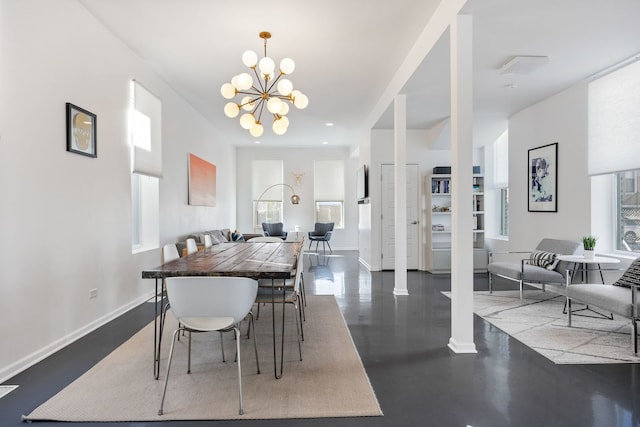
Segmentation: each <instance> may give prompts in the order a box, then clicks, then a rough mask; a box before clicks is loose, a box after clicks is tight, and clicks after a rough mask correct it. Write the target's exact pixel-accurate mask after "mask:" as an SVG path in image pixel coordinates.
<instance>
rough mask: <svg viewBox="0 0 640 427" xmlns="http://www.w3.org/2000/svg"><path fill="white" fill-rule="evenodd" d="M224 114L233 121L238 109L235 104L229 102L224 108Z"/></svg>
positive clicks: (238, 111) (238, 112)
mask: <svg viewBox="0 0 640 427" xmlns="http://www.w3.org/2000/svg"><path fill="white" fill-rule="evenodd" d="M224 114H226V116H227V117H229V118H230V119H233V118H235V117H237V116H238V114H240V107H238V104H236V103H235V102H229V103H227V105H225V106H224Z"/></svg>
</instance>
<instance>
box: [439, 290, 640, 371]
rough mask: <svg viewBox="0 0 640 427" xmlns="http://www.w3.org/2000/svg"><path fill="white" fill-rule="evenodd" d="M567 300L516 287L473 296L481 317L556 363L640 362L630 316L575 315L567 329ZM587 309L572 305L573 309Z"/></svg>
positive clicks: (548, 293)
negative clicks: (633, 343) (635, 348)
mask: <svg viewBox="0 0 640 427" xmlns="http://www.w3.org/2000/svg"><path fill="white" fill-rule="evenodd" d="M443 294H445V295H446V296H450V293H449V292H443ZM564 302H565V297H564V296H560V295H558V294H554V293H552V292H542V291H541V290H525V292H524V299H523V300H520V299H519V297H518V291H517V290H514V291H494V292H493V293H492V294H490V293H489V292H488V291H480V292H474V296H473V304H474V312H475V313H476V314H477V315H479V316H480V317H482V318H483V319H484V320H486V321H487V322H489V323H491V324H492V325H494V326H496V327H498V328H499V329H501V330H502V331H504V332H506V333H507V334H509V335H511V336H512V337H514V338H515V339H517V340H518V341H520V342H522V343H523V344H525V345H526V346H528V347H530V348H531V349H533V350H535V351H536V352H538V353H540V354H541V355H543V356H545V357H546V358H548V359H549V360H551V361H553V362H554V363H557V364H596V363H640V357H638V356H637V355H634V354H633V347H632V342H631V321H630V320H627V319H625V318H621V317H619V316H617V315H614V320H608V319H596V318H591V317H582V316H576V315H575V314H574V315H573V316H572V327H568V326H567V315H566V314H563V313H562V312H563V307H564ZM584 307H585V306H584V305H581V304H575V303H574V304H573V309H574V310H575V309H580V308H584ZM591 308H594V309H596V310H597V311H600V312H602V310H599V309H597V308H595V307H591ZM579 313H580V314H583V313H584V314H589V315H592V314H593V313H590V312H586V311H580V312H579ZM606 314H609V313H606Z"/></svg>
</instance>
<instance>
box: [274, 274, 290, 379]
mask: <svg viewBox="0 0 640 427" xmlns="http://www.w3.org/2000/svg"><path fill="white" fill-rule="evenodd" d="M286 285H287V279H282V335H281V337H280V338H281V339H280V373H278V358H277V350H276V348H277V342H276V341H277V340H276V295H275V279H271V322H272V323H271V327H272V330H273V373H274V376H275V377H276V379H277V380H279V379H280V378H282V371H283V370H284V321H285V306H286V304H285V300H286V297H287V292H286Z"/></svg>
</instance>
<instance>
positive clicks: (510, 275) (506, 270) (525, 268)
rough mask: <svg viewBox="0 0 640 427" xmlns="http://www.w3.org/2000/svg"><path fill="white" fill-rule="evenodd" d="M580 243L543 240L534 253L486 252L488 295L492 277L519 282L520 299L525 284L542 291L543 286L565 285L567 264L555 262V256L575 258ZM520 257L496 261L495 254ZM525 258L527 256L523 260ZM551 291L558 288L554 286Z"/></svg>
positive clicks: (579, 248)
mask: <svg viewBox="0 0 640 427" xmlns="http://www.w3.org/2000/svg"><path fill="white" fill-rule="evenodd" d="M581 251H582V244H581V243H580V242H575V241H572V240H560V239H542V240H541V241H540V243H538V246H536V249H535V250H534V251H511V252H493V251H492V252H489V264H488V266H487V270H488V272H489V292H493V285H492V280H491V279H492V277H491V276H492V275H495V276H499V277H502V278H504V279H507V280H511V281H514V282H517V283H518V287H519V289H520V299H522V297H523V286H524V284H525V283H526V284H539V285H541V286H542V289H543V290H545V286H546V285H551V284H556V285H564V282H565V270H566V268H567V264H568V263H567V262H564V261H559V260H557V259H555V256H556V255H577V254H579V253H580V252H581ZM500 254H502V255H507V254H510V255H512V257H511V259H513V256H514V254H516V255H519V256H520V258H521V259H520V261H519V262H513V261H499V260H496V259H497V258H496V255H500ZM525 255H526V257H525ZM553 289H558V286H555V287H554V288H553Z"/></svg>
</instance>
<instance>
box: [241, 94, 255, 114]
mask: <svg viewBox="0 0 640 427" xmlns="http://www.w3.org/2000/svg"><path fill="white" fill-rule="evenodd" d="M240 105H241V106H242V109H243V110H245V111H252V110H253V108H254V107H255V103H254V102H253V99H252V98H251V97H250V96H245V97H244V98H242V101H240Z"/></svg>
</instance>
